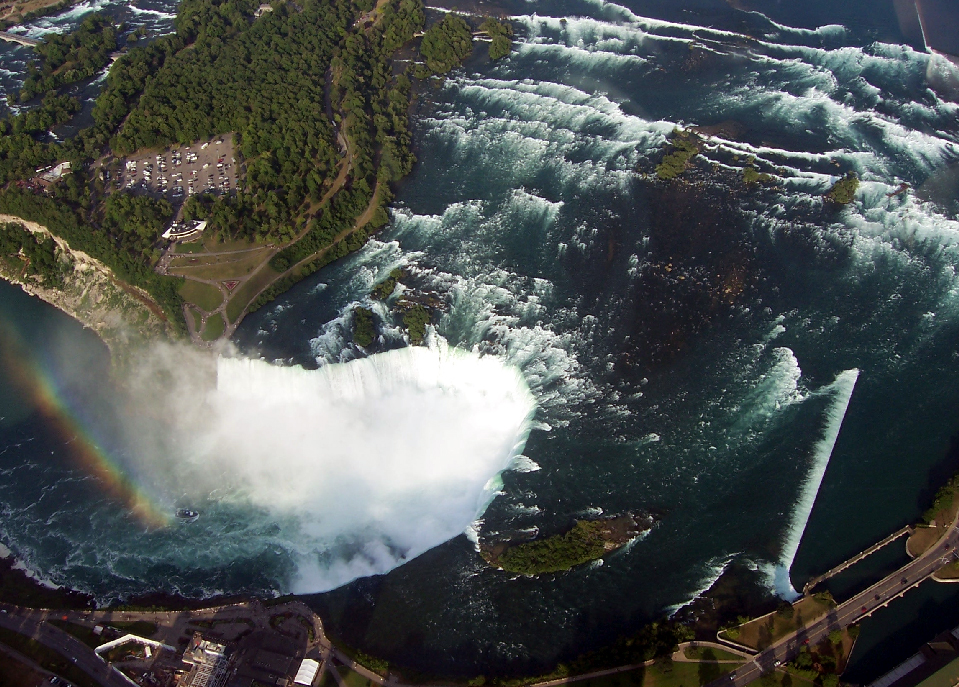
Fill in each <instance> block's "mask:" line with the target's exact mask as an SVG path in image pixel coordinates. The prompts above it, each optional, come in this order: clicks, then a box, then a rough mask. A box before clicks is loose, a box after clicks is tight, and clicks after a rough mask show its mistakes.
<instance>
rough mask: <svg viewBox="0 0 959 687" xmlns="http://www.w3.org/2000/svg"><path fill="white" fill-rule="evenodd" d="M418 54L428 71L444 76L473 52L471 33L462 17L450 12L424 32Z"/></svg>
mask: <svg viewBox="0 0 959 687" xmlns="http://www.w3.org/2000/svg"><path fill="white" fill-rule="evenodd" d="M420 52H421V53H422V55H423V59H425V60H426V66H427V67H429V68H430V71H432V72H433V73H434V74H445V73H446V72H448V71H449V70H451V69H453V68H454V67H458V66H460V65H461V64H463V62H464V61H465V60H466V58H467V57H469V56H470V53H472V52H473V32H472V31H470V27H469V25H468V24H467V23H466V22H465V21H464V20H463V18H462V17H460V16H458V15H456V14H453V13H452V12H451V13H449V14H447V15H446V16H445V17H443V20H442V21H441V22H439V23H438V24H434V25H433V26H431V27H430V28H429V29H428V30H427V31H426V33H425V34H424V35H423V42H422V43H421V44H420Z"/></svg>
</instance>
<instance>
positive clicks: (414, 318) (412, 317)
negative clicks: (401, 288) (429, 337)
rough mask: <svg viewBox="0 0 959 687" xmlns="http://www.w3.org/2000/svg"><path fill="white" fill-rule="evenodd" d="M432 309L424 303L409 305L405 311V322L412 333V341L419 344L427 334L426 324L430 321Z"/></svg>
mask: <svg viewBox="0 0 959 687" xmlns="http://www.w3.org/2000/svg"><path fill="white" fill-rule="evenodd" d="M430 319H431V318H430V311H429V310H427V309H426V308H424V307H423V306H422V305H413V306H408V307H407V308H406V310H405V311H404V312H403V324H404V325H405V326H406V331H407V332H409V335H410V343H411V344H413V345H414V346H417V345H419V344H421V343H423V338H424V337H425V336H426V325H428V324H429V323H430Z"/></svg>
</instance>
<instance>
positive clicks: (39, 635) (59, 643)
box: [0, 605, 130, 687]
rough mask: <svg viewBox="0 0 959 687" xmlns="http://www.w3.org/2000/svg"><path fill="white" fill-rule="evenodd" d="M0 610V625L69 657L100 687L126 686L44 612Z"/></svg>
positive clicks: (85, 646)
mask: <svg viewBox="0 0 959 687" xmlns="http://www.w3.org/2000/svg"><path fill="white" fill-rule="evenodd" d="M2 610H3V611H6V612H0V627H3V628H6V629H8V630H13V631H15V632H18V633H20V634H23V635H27V636H28V637H31V638H33V639H35V640H37V641H38V642H40V643H41V644H43V645H44V646H46V647H49V648H50V649H53V650H54V651H56V652H57V653H59V654H61V655H63V656H65V657H66V658H67V659H69V660H70V661H71V662H72V663H73V664H74V665H75V666H76V667H77V668H79V669H80V670H82V671H83V672H85V673H86V674H87V675H89V676H90V677H92V678H93V679H94V680H96V681H97V682H99V683H100V684H101V685H103V687H130V682H129V681H128V680H127V679H126V678H124V677H123V676H122V675H120V674H119V673H118V672H117V671H116V670H115V669H113V668H112V667H110V666H108V665H107V664H106V663H105V662H104V661H103V660H102V659H101V658H100V657H99V656H97V655H96V654H95V653H94V652H93V649H91V648H90V647H88V646H87V645H86V644H84V643H83V642H81V641H80V640H79V639H76V638H75V637H73V636H72V635H69V634H67V633H66V632H64V631H63V630H61V629H60V628H58V627H54V626H53V625H50V624H49V623H47V622H46V618H47V617H48V614H47V612H45V611H31V610H27V609H16V608H15V607H11V606H6V605H5V606H3V607H2Z"/></svg>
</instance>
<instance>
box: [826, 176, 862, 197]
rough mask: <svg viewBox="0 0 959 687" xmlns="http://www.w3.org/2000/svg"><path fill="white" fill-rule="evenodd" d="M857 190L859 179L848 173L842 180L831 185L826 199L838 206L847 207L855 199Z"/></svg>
mask: <svg viewBox="0 0 959 687" xmlns="http://www.w3.org/2000/svg"><path fill="white" fill-rule="evenodd" d="M858 190H859V177H857V176H856V174H855V173H854V172H849V174H847V175H846V176H844V177H843V178H842V179H840V180H839V181H837V182H836V183H835V184H833V186H832V188H831V189H829V192H828V193H826V198H828V199H829V200H831V201H832V202H834V203H839V204H840V205H848V204H849V203H851V202H852V201H853V199H854V198H855V197H856V191H858Z"/></svg>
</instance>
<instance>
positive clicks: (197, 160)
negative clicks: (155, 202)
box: [110, 134, 237, 204]
mask: <svg viewBox="0 0 959 687" xmlns="http://www.w3.org/2000/svg"><path fill="white" fill-rule="evenodd" d="M112 176H113V178H112V179H111V180H110V181H111V182H112V183H113V187H114V188H115V189H118V190H124V191H128V192H130V193H146V194H149V195H151V196H154V197H156V198H160V197H164V198H166V199H167V200H169V201H170V202H171V203H174V204H179V203H181V202H182V201H184V200H185V199H186V198H188V197H190V196H192V195H193V194H195V193H231V192H233V191H234V190H236V185H237V170H236V159H235V157H234V155H233V134H224V135H223V136H217V137H215V138H212V139H210V140H209V141H196V142H194V143H192V144H190V145H183V146H173V147H170V148H167V149H166V150H163V151H161V152H159V153H157V152H153V151H151V152H149V153H142V154H140V155H135V156H130V157H127V158H124V159H121V160H119V165H114V166H113V174H112Z"/></svg>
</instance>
